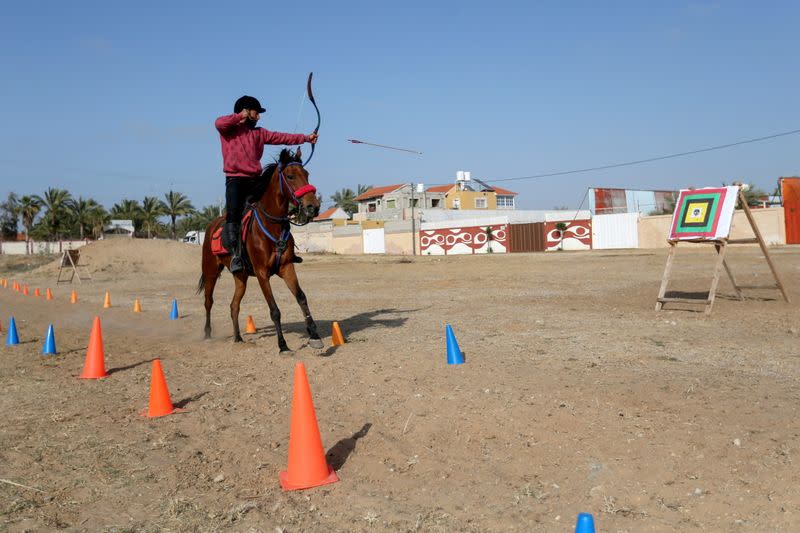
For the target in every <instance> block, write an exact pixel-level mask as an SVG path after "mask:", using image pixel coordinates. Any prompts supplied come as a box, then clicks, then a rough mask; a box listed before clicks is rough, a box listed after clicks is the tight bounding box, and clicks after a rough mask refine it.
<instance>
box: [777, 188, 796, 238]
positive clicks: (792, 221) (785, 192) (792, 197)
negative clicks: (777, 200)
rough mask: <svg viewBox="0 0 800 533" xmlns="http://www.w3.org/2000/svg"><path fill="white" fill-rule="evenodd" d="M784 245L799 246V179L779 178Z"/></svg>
mask: <svg viewBox="0 0 800 533" xmlns="http://www.w3.org/2000/svg"><path fill="white" fill-rule="evenodd" d="M781 195H782V196H783V219H784V221H785V223H786V244H800V178H781Z"/></svg>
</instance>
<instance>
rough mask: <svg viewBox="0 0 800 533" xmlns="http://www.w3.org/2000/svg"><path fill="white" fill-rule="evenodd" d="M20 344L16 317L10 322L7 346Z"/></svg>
mask: <svg viewBox="0 0 800 533" xmlns="http://www.w3.org/2000/svg"><path fill="white" fill-rule="evenodd" d="M17 344H19V335H17V323H16V322H15V321H14V317H13V316H12V317H11V320H9V321H8V337H6V346H15V345H17Z"/></svg>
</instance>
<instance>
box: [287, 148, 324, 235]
mask: <svg viewBox="0 0 800 533" xmlns="http://www.w3.org/2000/svg"><path fill="white" fill-rule="evenodd" d="M277 171H278V179H279V180H280V187H281V192H282V194H285V195H286V196H287V197H288V198H289V211H290V212H293V211H294V212H296V213H297V216H298V217H299V218H300V223H304V222H307V221H310V220H312V219H313V218H314V217H316V216H317V215H318V214H319V199H318V198H317V188H316V187H314V186H313V185H311V184H310V183H309V182H308V171H307V170H306V169H305V168H303V159H302V153H301V151H300V148H298V149H297V151H295V152H294V153H293V152H291V151H289V150H281V154H280V156H279V157H278V168H277Z"/></svg>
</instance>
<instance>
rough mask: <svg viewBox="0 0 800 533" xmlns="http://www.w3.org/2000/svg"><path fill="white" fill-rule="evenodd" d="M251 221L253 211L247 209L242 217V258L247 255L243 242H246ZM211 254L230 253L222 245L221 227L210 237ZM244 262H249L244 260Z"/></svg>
mask: <svg viewBox="0 0 800 533" xmlns="http://www.w3.org/2000/svg"><path fill="white" fill-rule="evenodd" d="M252 221H253V210H252V209H250V208H249V206H248V208H247V210H246V212H245V214H244V216H243V217H242V257H245V256H246V255H247V248H245V246H244V245H245V242H246V240H247V230H248V229H250V224H251V223H252ZM211 253H213V254H214V255H229V254H230V253H231V252H230V250H228V249H227V248H225V245H223V244H222V226H220V227H218V228H217V230H216V231H215V232H214V234H213V235H212V236H211ZM245 261H246V262H249V261H247V260H246V259H245Z"/></svg>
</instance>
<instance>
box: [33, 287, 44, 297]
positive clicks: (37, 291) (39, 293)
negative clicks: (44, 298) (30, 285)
mask: <svg viewBox="0 0 800 533" xmlns="http://www.w3.org/2000/svg"><path fill="white" fill-rule="evenodd" d="M33 295H34V296H36V297H40V296H41V295H42V291H40V290H39V287H36V288H35V289H33Z"/></svg>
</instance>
